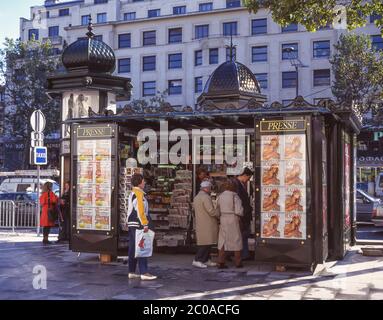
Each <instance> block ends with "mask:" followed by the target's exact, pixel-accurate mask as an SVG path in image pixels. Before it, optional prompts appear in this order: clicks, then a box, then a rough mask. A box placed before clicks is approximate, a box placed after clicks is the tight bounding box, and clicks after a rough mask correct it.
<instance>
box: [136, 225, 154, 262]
mask: <svg viewBox="0 0 383 320" xmlns="http://www.w3.org/2000/svg"><path fill="white" fill-rule="evenodd" d="M133 232H134V231H133ZM154 235H155V233H154V232H153V231H152V230H150V229H149V231H148V232H144V230H143V229H137V230H136V243H135V244H134V246H135V258H149V257H151V256H152V254H153V241H154Z"/></svg>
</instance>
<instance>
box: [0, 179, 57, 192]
mask: <svg viewBox="0 0 383 320" xmlns="http://www.w3.org/2000/svg"><path fill="white" fill-rule="evenodd" d="M45 182H51V183H52V191H53V192H54V193H56V194H58V193H59V192H60V186H59V184H58V183H57V182H56V181H54V180H52V179H46V178H42V179H40V183H41V185H43V184H44V183H45ZM34 191H37V178H23V177H12V178H6V179H4V180H3V182H2V183H1V184H0V192H34Z"/></svg>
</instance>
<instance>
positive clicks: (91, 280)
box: [0, 231, 383, 300]
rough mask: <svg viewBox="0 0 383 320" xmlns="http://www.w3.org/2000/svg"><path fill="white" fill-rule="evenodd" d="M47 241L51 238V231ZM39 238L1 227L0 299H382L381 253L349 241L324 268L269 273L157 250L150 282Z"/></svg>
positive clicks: (118, 265)
mask: <svg viewBox="0 0 383 320" xmlns="http://www.w3.org/2000/svg"><path fill="white" fill-rule="evenodd" d="M51 240H54V237H52V239H51ZM40 242H41V237H40V238H38V237H37V236H36V235H35V234H31V233H23V234H21V233H20V234H19V235H17V236H15V235H10V234H9V233H7V232H1V231H0V299H42V300H45V299H75V300H77V299H84V300H88V299H129V300H136V299H197V300H201V299H227V300H233V299H234V300H235V299H242V300H249V299H251V300H253V299H257V300H267V299H270V300H274V299H298V300H300V299H331V300H333V299H347V300H349V299H378V300H380V299H383V257H366V256H363V255H361V253H360V247H354V248H353V249H352V251H350V252H349V253H348V254H347V256H346V258H345V259H344V260H343V261H339V262H333V263H328V264H326V270H322V271H320V272H318V274H315V275H311V274H310V273H308V272H302V271H291V270H287V272H274V271H272V270H271V269H270V267H260V266H255V264H254V262H247V263H246V264H245V268H244V269H235V268H230V269H226V270H224V271H222V270H218V269H216V268H208V269H203V270H201V269H196V268H195V267H192V266H191V261H192V260H193V256H192V255H183V254H177V255H170V254H156V255H154V257H153V258H151V259H150V262H149V267H150V271H151V272H152V273H153V274H156V275H158V276H159V278H158V280H156V281H148V282H144V281H141V280H129V279H128V268H127V265H123V264H122V263H120V262H115V263H111V264H108V265H101V264H100V263H99V261H98V256H97V255H95V254H81V255H80V256H78V254H77V253H74V252H71V251H69V250H68V249H67V245H51V246H45V247H44V246H42V244H41V243H40ZM38 265H40V266H44V267H45V268H46V270H47V289H46V290H44V289H42V290H35V289H34V288H33V281H34V277H35V275H34V274H33V268H34V267H35V266H38Z"/></svg>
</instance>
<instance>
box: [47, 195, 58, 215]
mask: <svg viewBox="0 0 383 320" xmlns="http://www.w3.org/2000/svg"><path fill="white" fill-rule="evenodd" d="M50 194H51V192H50V191H48V220H49V221H51V222H56V220H57V218H58V214H57V210H56V209H53V208H51V197H50Z"/></svg>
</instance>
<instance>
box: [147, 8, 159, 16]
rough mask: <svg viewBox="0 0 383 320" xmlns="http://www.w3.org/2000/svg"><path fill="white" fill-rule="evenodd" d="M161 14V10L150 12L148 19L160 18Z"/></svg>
mask: <svg viewBox="0 0 383 320" xmlns="http://www.w3.org/2000/svg"><path fill="white" fill-rule="evenodd" d="M160 14H161V9H153V10H148V18H155V17H159V16H160Z"/></svg>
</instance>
